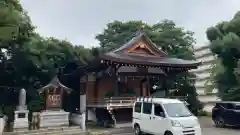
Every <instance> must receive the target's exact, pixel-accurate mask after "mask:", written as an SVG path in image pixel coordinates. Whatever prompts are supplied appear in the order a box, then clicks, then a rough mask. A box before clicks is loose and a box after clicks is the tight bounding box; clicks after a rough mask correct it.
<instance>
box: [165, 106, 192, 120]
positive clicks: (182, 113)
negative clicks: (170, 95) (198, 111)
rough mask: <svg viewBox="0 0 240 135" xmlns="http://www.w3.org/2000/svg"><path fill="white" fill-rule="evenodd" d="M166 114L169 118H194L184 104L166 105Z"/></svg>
mask: <svg viewBox="0 0 240 135" xmlns="http://www.w3.org/2000/svg"><path fill="white" fill-rule="evenodd" d="M163 106H164V108H165V110H166V113H167V114H168V116H169V117H188V116H192V113H191V112H190V111H189V110H188V108H187V107H186V106H185V105H184V104H183V103H166V104H163Z"/></svg>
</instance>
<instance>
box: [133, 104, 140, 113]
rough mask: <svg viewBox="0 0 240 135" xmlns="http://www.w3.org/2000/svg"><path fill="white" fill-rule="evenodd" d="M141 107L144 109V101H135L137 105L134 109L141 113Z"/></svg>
mask: <svg viewBox="0 0 240 135" xmlns="http://www.w3.org/2000/svg"><path fill="white" fill-rule="evenodd" d="M141 109H142V103H141V102H136V103H135V107H134V111H135V112H138V113H141Z"/></svg>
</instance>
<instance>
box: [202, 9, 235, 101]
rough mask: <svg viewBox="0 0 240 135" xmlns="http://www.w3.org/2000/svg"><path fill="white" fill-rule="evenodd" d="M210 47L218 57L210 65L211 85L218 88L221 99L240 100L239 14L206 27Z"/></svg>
mask: <svg viewBox="0 0 240 135" xmlns="http://www.w3.org/2000/svg"><path fill="white" fill-rule="evenodd" d="M206 34H207V37H208V39H209V41H210V48H211V51H212V52H213V54H215V55H216V56H217V58H218V63H215V64H214V65H213V67H212V78H211V82H212V85H213V86H214V87H216V88H218V90H219V92H218V94H219V96H220V97H221V98H222V100H233V101H235V100H238V101H239V100H240V98H239V97H240V89H239V84H240V80H239V79H238V78H239V77H238V75H239V68H240V67H239V64H238V63H239V58H240V46H239V43H240V37H239V36H240V16H239V12H238V13H236V14H235V16H234V18H233V19H232V20H230V21H224V22H221V23H219V24H217V25H216V26H215V27H211V28H208V29H207V32H206Z"/></svg>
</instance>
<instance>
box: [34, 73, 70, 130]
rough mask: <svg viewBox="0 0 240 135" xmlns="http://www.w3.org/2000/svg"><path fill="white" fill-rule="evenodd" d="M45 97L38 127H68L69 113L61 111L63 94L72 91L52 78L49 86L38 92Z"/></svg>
mask: <svg viewBox="0 0 240 135" xmlns="http://www.w3.org/2000/svg"><path fill="white" fill-rule="evenodd" d="M38 91H39V93H43V94H44V96H45V110H44V111H43V112H41V114H40V127H49V126H61V125H68V122H69V121H68V115H69V112H65V111H64V110H63V109H62V101H63V94H64V92H66V93H70V92H71V91H72V90H71V89H70V88H68V87H66V86H64V85H63V84H61V82H60V81H59V79H58V77H54V78H53V79H52V80H51V82H50V83H49V84H47V85H46V86H44V87H42V88H41V89H39V90H38Z"/></svg>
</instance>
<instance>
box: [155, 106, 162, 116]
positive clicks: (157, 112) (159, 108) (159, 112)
mask: <svg viewBox="0 0 240 135" xmlns="http://www.w3.org/2000/svg"><path fill="white" fill-rule="evenodd" d="M162 114H164V111H163V108H162V106H161V105H160V104H154V115H156V116H161V117H162Z"/></svg>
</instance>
